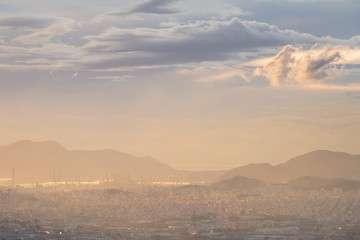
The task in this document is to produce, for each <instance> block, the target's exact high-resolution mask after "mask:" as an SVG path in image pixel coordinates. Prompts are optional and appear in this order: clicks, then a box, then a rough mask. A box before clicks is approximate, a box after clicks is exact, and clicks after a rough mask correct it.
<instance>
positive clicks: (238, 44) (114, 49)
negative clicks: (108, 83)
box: [84, 18, 336, 68]
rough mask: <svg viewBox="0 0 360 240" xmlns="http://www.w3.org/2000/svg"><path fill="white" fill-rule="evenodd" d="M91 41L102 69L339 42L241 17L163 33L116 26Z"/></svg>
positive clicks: (90, 47)
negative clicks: (280, 47) (241, 18)
mask: <svg viewBox="0 0 360 240" xmlns="http://www.w3.org/2000/svg"><path fill="white" fill-rule="evenodd" d="M86 39H87V40H88V43H87V44H86V45H85V46H84V49H85V50H86V51H88V53H89V54H90V55H91V56H99V58H98V61H96V60H95V61H94V58H93V57H92V63H93V64H94V66H97V67H99V68H113V67H117V66H138V65H140V66H143V65H159V64H160V65H161V64H176V63H188V62H201V61H219V60H225V59H229V58H230V59H231V58H234V54H236V53H239V52H247V51H255V50H257V49H258V48H262V47H277V46H284V45H286V44H290V43H291V44H309V45H310V44H311V45H312V44H314V43H316V42H320V43H321V42H328V41H336V40H335V39H332V38H317V37H314V36H312V35H310V34H302V33H298V32H295V31H291V30H281V29H279V28H278V27H276V26H272V25H269V24H266V23H259V22H255V21H242V20H240V19H238V18H233V19H231V20H228V21H217V20H207V21H197V22H195V23H188V24H179V25H176V26H173V27H169V28H162V29H153V28H137V29H119V28H115V27H112V28H109V29H108V30H107V31H105V32H103V33H102V34H100V35H96V36H88V37H87V38H86Z"/></svg>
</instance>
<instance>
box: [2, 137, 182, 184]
mask: <svg viewBox="0 0 360 240" xmlns="http://www.w3.org/2000/svg"><path fill="white" fill-rule="evenodd" d="M0 166H1V167H0V176H2V177H11V169H12V167H14V168H15V179H16V182H17V183H19V182H41V181H52V180H53V178H54V177H55V178H56V180H59V178H60V179H62V180H75V181H77V180H80V179H82V180H88V179H89V180H90V179H99V178H105V177H106V176H109V177H113V176H128V175H130V176H131V177H138V176H142V177H148V178H149V177H160V178H161V177H167V176H172V175H174V173H175V172H176V170H174V169H173V168H172V167H170V166H169V165H166V164H164V163H161V162H159V161H157V160H155V159H153V158H151V157H135V156H132V155H129V154H126V153H121V152H117V151H114V150H98V151H83V150H75V151H69V150H67V149H65V148H64V147H62V146H61V145H60V144H58V143H56V142H52V141H47V142H33V141H29V140H23V141H20V142H17V143H14V144H11V145H8V146H2V147H0ZM54 173H55V174H54Z"/></svg>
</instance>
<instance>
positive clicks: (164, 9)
mask: <svg viewBox="0 0 360 240" xmlns="http://www.w3.org/2000/svg"><path fill="white" fill-rule="evenodd" d="M176 2H178V0H149V1H147V2H145V3H142V4H139V5H137V6H136V7H135V8H133V9H132V10H130V11H129V12H126V13H113V14H112V15H124V14H132V13H151V14H173V13H179V12H180V11H179V10H177V9H173V8H171V7H170V5H173V4H174V3H176Z"/></svg>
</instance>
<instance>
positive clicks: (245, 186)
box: [212, 176, 266, 190]
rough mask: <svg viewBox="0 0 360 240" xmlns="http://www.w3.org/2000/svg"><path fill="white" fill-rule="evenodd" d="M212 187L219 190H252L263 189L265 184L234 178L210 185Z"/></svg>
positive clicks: (254, 180) (255, 180)
mask: <svg viewBox="0 0 360 240" xmlns="http://www.w3.org/2000/svg"><path fill="white" fill-rule="evenodd" d="M212 187H214V188H216V189H219V190H252V189H257V188H264V187H266V184H265V183H263V182H261V181H259V180H257V179H252V178H247V177H243V176H236V177H233V178H231V179H228V180H222V181H219V182H216V183H214V184H212Z"/></svg>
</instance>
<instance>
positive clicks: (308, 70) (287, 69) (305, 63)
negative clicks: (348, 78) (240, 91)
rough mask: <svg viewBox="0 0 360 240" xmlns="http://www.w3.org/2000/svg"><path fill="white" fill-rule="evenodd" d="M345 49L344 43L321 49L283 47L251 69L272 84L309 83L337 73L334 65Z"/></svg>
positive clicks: (346, 49)
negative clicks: (267, 60) (261, 65)
mask: <svg viewBox="0 0 360 240" xmlns="http://www.w3.org/2000/svg"><path fill="white" fill-rule="evenodd" d="M347 51H348V48H347V47H344V46H331V45H326V46H324V47H322V48H320V49H317V48H312V49H310V50H307V51H301V49H300V48H296V47H293V46H291V45H287V46H285V47H284V48H283V49H282V50H281V51H280V52H279V53H278V54H277V55H276V56H275V57H273V58H272V59H271V61H270V62H269V63H267V64H266V65H264V66H263V67H261V68H257V69H256V70H255V71H254V75H255V76H265V77H266V78H267V79H269V81H270V83H271V85H274V86H279V85H283V84H308V83H317V82H321V81H322V80H324V79H327V78H329V77H333V76H335V75H337V74H338V73H339V72H340V70H339V69H337V67H336V65H335V64H337V63H339V62H340V60H342V59H343V56H344V54H345V53H346V52H347Z"/></svg>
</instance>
